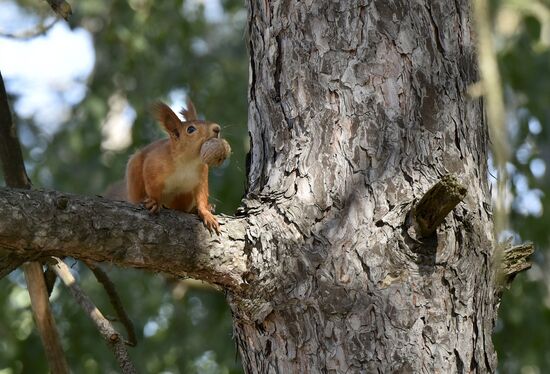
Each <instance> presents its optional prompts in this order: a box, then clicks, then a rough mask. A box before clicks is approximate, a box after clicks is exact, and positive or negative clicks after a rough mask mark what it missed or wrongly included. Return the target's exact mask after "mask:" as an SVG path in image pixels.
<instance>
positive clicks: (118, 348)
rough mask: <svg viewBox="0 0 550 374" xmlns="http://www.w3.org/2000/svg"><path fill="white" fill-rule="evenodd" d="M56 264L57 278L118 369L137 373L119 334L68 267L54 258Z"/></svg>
mask: <svg viewBox="0 0 550 374" xmlns="http://www.w3.org/2000/svg"><path fill="white" fill-rule="evenodd" d="M55 259H56V260H57V263H56V264H55V265H51V266H52V269H53V270H54V271H55V273H56V274H57V276H58V277H59V278H60V279H61V281H62V282H63V283H64V284H65V286H67V287H68V288H69V290H70V292H71V294H72V295H73V297H74V298H75V300H76V302H77V303H78V304H79V305H80V306H81V307H82V309H84V311H85V312H86V313H87V314H88V317H90V319H91V320H92V321H93V322H94V323H95V325H96V326H97V328H98V330H99V332H100V333H101V335H102V336H103V338H104V339H105V340H106V341H107V342H108V343H109V345H110V346H111V348H112V349H113V352H114V354H115V357H116V359H117V361H118V364H119V366H120V369H121V370H122V372H123V373H137V371H136V369H135V367H134V364H133V363H132V362H131V361H130V357H129V355H128V351H127V350H126V345H125V344H124V340H123V339H121V337H120V334H119V333H118V332H117V331H116V330H115V329H114V327H113V325H112V324H111V322H109V320H108V319H107V318H105V316H103V314H102V313H101V312H100V311H99V309H98V308H97V307H96V306H95V305H94V303H93V302H92V300H91V299H90V298H89V297H88V296H87V295H86V294H85V293H84V291H83V290H82V289H81V288H80V286H79V285H78V284H77V283H76V280H75V278H74V277H73V275H72V274H71V271H70V269H69V267H68V266H67V265H66V264H65V263H64V262H63V261H61V260H60V259H58V258H55Z"/></svg>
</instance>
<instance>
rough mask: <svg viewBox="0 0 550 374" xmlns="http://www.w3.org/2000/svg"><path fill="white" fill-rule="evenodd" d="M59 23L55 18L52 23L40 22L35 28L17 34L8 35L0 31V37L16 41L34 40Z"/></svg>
mask: <svg viewBox="0 0 550 374" xmlns="http://www.w3.org/2000/svg"><path fill="white" fill-rule="evenodd" d="M57 21H59V18H55V19H54V20H53V21H52V22H50V23H48V24H47V25H46V23H45V22H44V21H42V22H40V23H39V24H38V25H37V26H36V27H34V28H32V29H29V30H25V31H23V32H19V33H9V32H4V31H0V37H2V38H8V39H17V40H28V39H32V38H35V37H37V36H41V35H45V34H46V33H47V32H48V31H50V29H51V28H52V27H53V26H54V25H55V24H56V23H57Z"/></svg>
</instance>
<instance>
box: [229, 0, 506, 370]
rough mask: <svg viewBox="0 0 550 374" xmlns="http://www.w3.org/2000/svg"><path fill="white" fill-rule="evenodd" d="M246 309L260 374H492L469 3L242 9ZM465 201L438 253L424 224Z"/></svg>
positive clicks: (351, 2) (252, 357) (260, 4)
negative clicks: (246, 81)
mask: <svg viewBox="0 0 550 374" xmlns="http://www.w3.org/2000/svg"><path fill="white" fill-rule="evenodd" d="M248 6H249V41H250V54H251V56H250V69H251V73H250V74H251V77H250V89H249V101H250V104H249V130H250V136H251V141H252V144H253V146H252V150H251V157H250V165H249V167H250V168H249V180H248V192H247V198H246V199H245V201H244V203H243V209H242V212H241V213H242V214H245V215H248V223H249V227H248V229H247V233H246V244H245V252H246V253H247V255H248V273H247V274H246V280H247V282H248V292H245V293H244V294H232V295H230V304H231V307H232V309H233V312H234V315H235V334H236V337H237V342H238V346H239V349H240V352H241V355H242V359H243V362H244V366H245V370H246V371H247V372H251V373H252V372H254V373H265V372H269V373H271V372H273V373H276V372H278V373H320V372H334V373H336V372H337V373H346V372H348V373H355V372H367V373H375V372H380V373H393V372H402V373H420V372H422V373H453V372H458V373H463V372H479V373H486V372H491V371H494V370H495V364H496V356H495V353H494V350H493V345H492V342H491V333H492V329H493V325H494V322H495V317H496V303H497V298H496V297H495V275H494V273H495V272H494V269H493V268H494V266H493V245H492V243H493V234H492V233H493V226H492V221H491V215H490V212H489V211H488V207H489V206H490V203H489V192H488V186H487V167H486V159H487V129H486V125H485V123H484V121H483V107H482V103H481V101H480V100H472V99H469V98H468V96H467V89H468V86H469V85H470V84H472V83H474V82H476V80H477V68H476V66H475V50H474V43H473V40H472V37H473V29H472V25H471V16H470V9H469V4H468V2H466V1H453V2H446V1H426V0H419V1H415V2H408V1H400V0H398V1H390V2H388V1H382V0H375V1H369V2H367V1H355V0H343V1H326V0H325V1H311V0H310V1H291V0H290V1H288V0H286V1H277V0H249V1H248ZM448 173H452V174H455V175H456V176H457V177H458V179H459V180H460V181H461V183H462V184H463V185H464V186H466V187H467V197H466V199H465V201H464V202H463V203H460V204H459V205H458V206H457V207H456V208H455V209H454V210H453V211H452V212H451V213H450V214H449V215H448V216H447V217H446V219H445V220H444V222H443V223H442V224H441V225H440V226H439V227H438V229H437V231H436V233H435V234H433V235H428V236H427V237H423V236H421V235H418V234H417V233H416V227H415V224H414V222H413V216H414V214H413V207H414V206H415V204H416V202H417V201H418V200H419V199H420V198H421V197H422V196H423V194H424V193H425V192H426V191H427V190H428V189H429V188H430V187H431V186H432V185H434V184H435V183H436V182H437V181H438V180H439V179H440V178H441V177H442V176H443V175H445V174H448Z"/></svg>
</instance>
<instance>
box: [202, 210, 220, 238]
mask: <svg viewBox="0 0 550 374" xmlns="http://www.w3.org/2000/svg"><path fill="white" fill-rule="evenodd" d="M199 216H200V217H201V219H202V221H203V222H204V225H205V226H206V228H207V229H208V231H210V232H212V230H214V231H216V234H218V235H220V224H219V223H218V220H217V219H216V217H215V216H214V215H213V214H212V213H210V211H208V210H206V211H203V212H199Z"/></svg>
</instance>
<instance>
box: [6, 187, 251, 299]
mask: <svg viewBox="0 0 550 374" xmlns="http://www.w3.org/2000/svg"><path fill="white" fill-rule="evenodd" d="M0 211H1V212H2V215H1V217H0V248H1V249H3V250H4V251H8V252H12V253H13V254H14V255H15V256H17V258H19V259H21V258H24V259H36V258H39V257H47V256H58V257H65V256H70V257H74V258H76V259H81V260H85V261H94V262H109V263H113V264H115V265H118V266H122V267H133V268H143V269H147V270H149V271H153V272H163V273H167V274H171V275H174V276H178V277H192V278H196V279H200V280H204V281H207V282H210V283H214V284H219V285H222V286H224V287H227V288H230V289H232V290H234V291H238V290H239V288H240V286H241V285H242V283H243V280H242V275H243V274H244V272H245V270H246V256H245V254H244V251H243V248H244V236H245V234H244V233H245V226H244V220H242V219H237V218H231V217H218V218H219V221H220V224H221V234H220V235H219V236H217V235H211V234H210V233H209V232H208V230H206V229H205V228H204V226H203V224H202V222H201V221H200V220H199V219H198V217H197V216H195V215H191V214H184V213H180V212H175V211H171V210H167V209H164V210H162V211H161V212H160V214H159V215H157V216H150V215H149V214H148V213H147V211H146V210H145V209H142V208H141V207H138V206H135V205H131V204H128V203H124V202H118V201H111V200H106V199H103V198H97V197H84V196H77V195H71V194H67V193H61V192H57V191H46V192H44V191H29V190H17V189H0ZM1 266H2V265H1V264H0V267H1ZM0 270H1V269H0Z"/></svg>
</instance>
